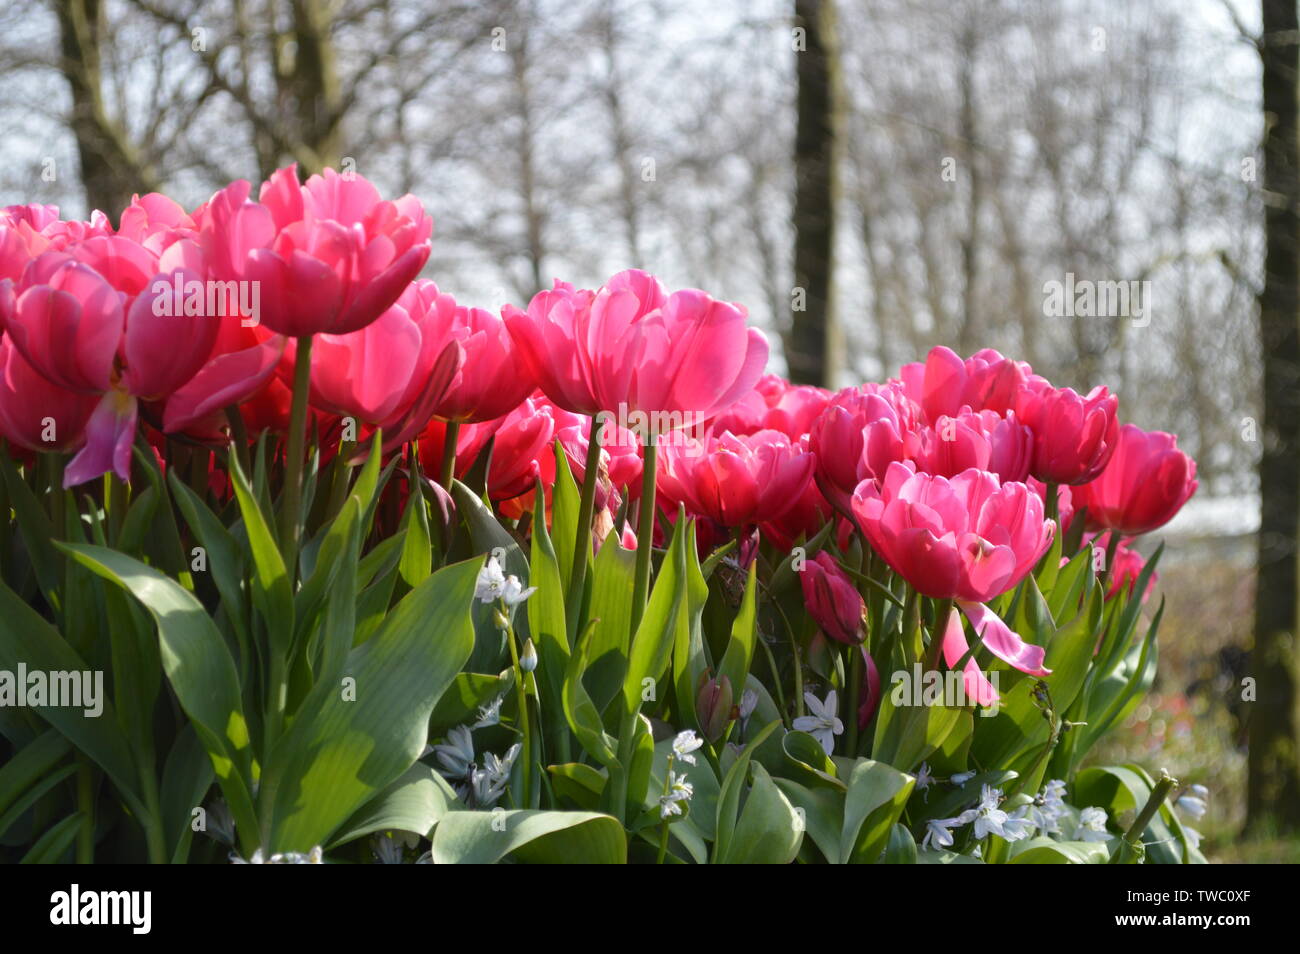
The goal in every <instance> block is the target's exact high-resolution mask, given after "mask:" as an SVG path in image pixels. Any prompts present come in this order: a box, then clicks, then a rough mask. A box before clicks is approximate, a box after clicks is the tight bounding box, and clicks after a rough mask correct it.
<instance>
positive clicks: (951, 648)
mask: <svg viewBox="0 0 1300 954" xmlns="http://www.w3.org/2000/svg"><path fill="white" fill-rule="evenodd" d="M969 650H970V645H969V644H968V643H967V642H966V634H965V633H964V632H963V631H962V628H961V616H960V615H958V613H957V611H956V610H952V611H951V612H950V613H949V614H948V625H947V626H945V627H944V630H943V659H944V662H946V663H947V664H948V666H949V667H952V666H955V665H957V663H959V662H961V659H962V657H963V656H965V655H966V653H967V652H968V651H969ZM961 678H962V685H963V686H964V687H965V689H966V697H967V698H968V699H974V700H975V701H976V702H977V703H979V704H980V705H982V706H994V705H997V704H998V701H999V700H1000V699H1001V698H1002V697H1001V696H999V695H998V691H997V690H996V689H994V688H993V683H991V682H989V680H988V677H987V676H985V675H984V671H983V670H982V669H980V667H979V663H977V662H976V661H975V657H974V656H973V655H972V656H971V658H970V659H967V660H966V665H964V666H963V667H962V674H961Z"/></svg>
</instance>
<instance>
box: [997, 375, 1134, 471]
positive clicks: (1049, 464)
mask: <svg viewBox="0 0 1300 954" xmlns="http://www.w3.org/2000/svg"><path fill="white" fill-rule="evenodd" d="M1118 407H1119V398H1117V397H1116V396H1115V395H1113V394H1111V393H1110V392H1109V391H1107V390H1106V388H1105V387H1097V388H1093V389H1092V391H1090V392H1089V393H1088V395H1087V396H1086V397H1084V396H1081V395H1079V394H1077V393H1076V392H1075V391H1073V390H1071V389H1070V388H1054V387H1051V386H1050V385H1047V384H1046V383H1043V384H1041V385H1038V386H1033V385H1031V386H1029V387H1026V388H1022V389H1021V391H1020V397H1019V400H1018V403H1017V413H1018V415H1019V417H1020V419H1021V420H1022V421H1024V423H1026V424H1027V425H1029V427H1030V429H1031V430H1032V431H1033V432H1034V460H1033V467H1032V473H1033V475H1034V476H1035V477H1037V478H1038V479H1039V480H1041V481H1043V482H1045V483H1053V484H1086V483H1088V481H1090V480H1095V479H1096V478H1097V475H1098V474H1100V473H1101V472H1102V471H1103V470H1104V469H1105V468H1106V464H1107V463H1109V461H1110V457H1111V454H1113V453H1114V452H1115V444H1116V442H1117V441H1118V440H1119V421H1118V419H1117V418H1116V417H1115V413H1116V411H1117V409H1118Z"/></svg>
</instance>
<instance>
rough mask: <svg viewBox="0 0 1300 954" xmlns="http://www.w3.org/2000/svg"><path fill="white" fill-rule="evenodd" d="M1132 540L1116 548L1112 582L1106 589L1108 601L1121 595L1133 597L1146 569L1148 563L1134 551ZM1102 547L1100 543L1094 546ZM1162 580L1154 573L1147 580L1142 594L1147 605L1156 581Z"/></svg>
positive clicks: (1111, 576)
mask: <svg viewBox="0 0 1300 954" xmlns="http://www.w3.org/2000/svg"><path fill="white" fill-rule="evenodd" d="M1132 543H1133V541H1132V540H1131V539H1126V540H1120V542H1119V545H1118V546H1117V547H1116V548H1115V558H1114V559H1113V560H1112V561H1111V565H1110V582H1109V584H1108V585H1107V587H1106V599H1108V600H1111V599H1114V598H1115V597H1116V596H1119V595H1120V593H1126V594H1129V595H1132V593H1133V587H1135V586H1137V581H1138V577H1139V576H1141V575H1142V571H1143V570H1144V569H1145V568H1146V565H1147V561H1146V558H1145V557H1144V556H1142V554H1141V553H1139V552H1138V551H1137V550H1135V549H1133V547H1132V546H1131V544H1132ZM1094 545H1096V546H1100V545H1101V544H1100V542H1099V541H1098V543H1096V544H1094ZM1159 579H1160V574H1159V573H1154V572H1153V573H1152V574H1151V576H1150V578H1149V579H1148V580H1147V586H1146V589H1145V590H1143V592H1142V602H1143V603H1145V602H1146V601H1147V599H1148V598H1149V597H1150V596H1151V591H1152V590H1154V589H1155V586H1156V581H1157V580H1159Z"/></svg>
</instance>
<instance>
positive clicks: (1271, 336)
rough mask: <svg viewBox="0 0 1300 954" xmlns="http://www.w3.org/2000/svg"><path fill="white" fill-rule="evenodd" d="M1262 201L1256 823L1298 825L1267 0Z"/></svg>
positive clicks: (1288, 19) (1291, 167)
mask: <svg viewBox="0 0 1300 954" xmlns="http://www.w3.org/2000/svg"><path fill="white" fill-rule="evenodd" d="M1263 13H1264V17H1263V25H1264V29H1263V34H1262V36H1261V37H1260V46H1259V48H1260V55H1261V57H1262V59H1263V65H1264V71H1263V76H1264V84H1263V85H1264V88H1263V92H1264V177H1263V185H1264V199H1265V209H1266V211H1265V238H1266V243H1267V252H1266V257H1265V263H1264V288H1263V291H1262V292H1261V293H1260V296H1259V325H1260V333H1261V344H1262V348H1263V369H1264V413H1263V426H1262V441H1261V442H1262V444H1263V453H1262V455H1261V458H1260V463H1259V490H1260V526H1259V564H1258V576H1257V580H1256V587H1255V647H1254V650H1253V652H1252V654H1251V657H1252V658H1251V668H1252V669H1253V670H1254V672H1253V675H1254V677H1255V680H1256V689H1257V692H1258V696H1257V699H1256V701H1255V704H1254V706H1253V707H1251V714H1250V757H1249V768H1248V785H1249V792H1248V796H1247V819H1248V825H1249V826H1250V827H1251V828H1252V829H1254V830H1257V831H1266V830H1268V829H1270V828H1272V827H1273V826H1274V825H1276V826H1277V827H1278V828H1279V829H1282V830H1295V829H1297V828H1300V762H1298V760H1297V753H1296V747H1297V744H1298V743H1300V732H1298V731H1297V729H1298V726H1297V712H1296V676H1297V673H1296V659H1297V652H1296V633H1297V622H1298V618H1297V617H1298V594H1297V588H1298V584H1297V561H1296V551H1297V545H1298V544H1300V315H1298V313H1297V306H1298V305H1300V287H1298V285H1300V274H1298V272H1300V259H1298V258H1297V253H1298V251H1300V215H1298V212H1297V202H1298V201H1300V195H1298V193H1300V189H1297V175H1298V174H1300V145H1298V144H1297V132H1298V128H1297V113H1298V112H1300V106H1298V105H1297V96H1296V89H1297V87H1296V84H1297V80H1298V79H1300V57H1298V56H1297V52H1298V51H1300V43H1298V42H1297V33H1296V31H1297V22H1296V2H1295V0H1263Z"/></svg>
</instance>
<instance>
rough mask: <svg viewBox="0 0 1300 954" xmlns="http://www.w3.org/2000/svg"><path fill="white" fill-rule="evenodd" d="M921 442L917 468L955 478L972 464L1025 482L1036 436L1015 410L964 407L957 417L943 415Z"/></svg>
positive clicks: (917, 453) (918, 450)
mask: <svg viewBox="0 0 1300 954" xmlns="http://www.w3.org/2000/svg"><path fill="white" fill-rule="evenodd" d="M918 443H919V447H918V449H917V451H916V454H915V460H916V464H917V468H918V469H920V470H923V471H925V472H927V473H930V474H935V475H937V476H939V477H952V476H955V475H956V474H959V473H961V472H962V471H963V470H968V469H970V468H972V467H973V468H975V469H976V470H987V471H991V472H992V473H995V474H997V475H998V477H999V478H1001V479H1002V480H1004V481H1023V480H1024V479H1025V478H1026V477H1028V476H1029V462H1030V459H1031V457H1032V455H1033V448H1034V435H1033V433H1032V432H1031V431H1030V430H1029V428H1027V427H1025V426H1024V425H1023V424H1022V423H1021V422H1020V421H1018V420H1017V419H1016V416H1015V414H1014V413H1011V414H1008V415H1007V416H1006V417H1003V416H1002V415H1000V414H998V413H997V412H996V411H980V412H976V411H971V410H969V409H967V408H963V409H962V411H961V412H960V413H959V414H957V416H955V417H948V416H947V415H940V417H939V418H938V420H936V421H935V423H934V426H933V427H927V428H924V429H923V430H922V431H921V432H920V433H919V435H918Z"/></svg>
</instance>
